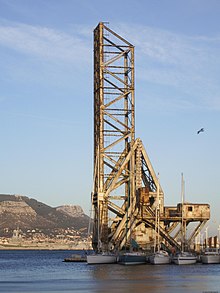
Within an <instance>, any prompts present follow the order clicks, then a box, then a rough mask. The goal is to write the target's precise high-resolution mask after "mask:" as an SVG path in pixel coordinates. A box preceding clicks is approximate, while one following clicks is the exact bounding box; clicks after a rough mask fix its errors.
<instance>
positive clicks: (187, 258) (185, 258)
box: [172, 251, 197, 265]
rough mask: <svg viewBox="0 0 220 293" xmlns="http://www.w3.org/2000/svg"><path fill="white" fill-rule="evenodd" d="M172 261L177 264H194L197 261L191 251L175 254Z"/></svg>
mask: <svg viewBox="0 0 220 293" xmlns="http://www.w3.org/2000/svg"><path fill="white" fill-rule="evenodd" d="M172 261H173V262H174V263H175V264H177V265H189V264H195V263H196V262H197V256H196V255H194V254H192V253H191V252H187V251H184V252H180V253H179V254H177V255H175V256H174V257H173V259H172Z"/></svg>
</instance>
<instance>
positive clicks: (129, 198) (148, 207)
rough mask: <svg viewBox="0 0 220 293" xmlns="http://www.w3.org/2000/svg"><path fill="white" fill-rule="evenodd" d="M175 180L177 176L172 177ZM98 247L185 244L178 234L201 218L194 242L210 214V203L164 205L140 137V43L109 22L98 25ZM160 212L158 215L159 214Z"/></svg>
mask: <svg viewBox="0 0 220 293" xmlns="http://www.w3.org/2000/svg"><path fill="white" fill-rule="evenodd" d="M171 183H172V180H171ZM92 204H93V210H94V223H93V224H94V225H93V236H92V237H93V241H92V242H93V248H94V250H102V251H108V250H113V249H117V250H122V249H123V248H124V247H129V246H130V245H131V241H133V240H135V243H137V244H138V245H139V246H140V247H141V248H142V249H148V248H149V247H150V246H151V245H152V242H153V240H152V239H153V234H154V229H155V225H156V220H155V219H156V213H158V214H157V216H158V217H159V219H160V220H159V223H158V225H159V228H160V229H159V231H160V232H159V234H160V241H161V243H163V244H164V245H165V246H166V247H167V248H171V247H175V248H176V249H180V243H179V241H178V237H179V235H180V233H182V232H183V230H182V228H181V227H182V226H181V225H180V224H181V223H182V224H184V226H185V227H187V226H188V225H189V224H190V223H192V222H196V225H194V228H193V230H191V234H190V235H189V237H188V240H187V241H188V244H190V243H191V242H192V241H193V240H194V238H195V236H196V235H197V234H198V233H199V232H200V230H201V229H202V227H203V226H204V225H205V223H206V222H207V220H209V217H210V208H209V205H208V204H193V203H184V204H183V203H181V204H178V205H177V206H176V207H165V206H164V192H163V189H162V187H161V185H160V182H159V179H158V176H157V175H156V173H155V171H154V169H153V166H152V164H151V162H150V160H149V157H148V155H147V152H146V150H145V148H144V145H143V143H142V141H141V139H140V138H135V76H134V46H133V45H132V44H131V43H130V42H128V41H127V40H125V39H124V38H123V37H121V36H120V35H118V34H117V33H115V32H114V31H112V30H111V29H110V28H109V27H108V25H107V24H106V23H102V22H101V23H99V24H98V26H97V27H96V28H95V30H94V174H93V191H92ZM158 217H157V218H158Z"/></svg>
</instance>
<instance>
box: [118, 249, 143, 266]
mask: <svg viewBox="0 0 220 293" xmlns="http://www.w3.org/2000/svg"><path fill="white" fill-rule="evenodd" d="M146 262H147V259H146V255H145V253H142V252H125V253H123V254H121V255H119V257H118V263H119V264H123V265H139V264H145V263H146Z"/></svg>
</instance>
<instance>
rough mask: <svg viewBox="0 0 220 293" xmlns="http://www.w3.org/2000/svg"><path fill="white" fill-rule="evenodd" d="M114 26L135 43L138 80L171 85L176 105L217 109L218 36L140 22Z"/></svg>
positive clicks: (219, 105)
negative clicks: (196, 34)
mask: <svg viewBox="0 0 220 293" xmlns="http://www.w3.org/2000/svg"><path fill="white" fill-rule="evenodd" d="M118 27H119V30H120V31H121V34H122V35H123V36H126V38H127V39H128V40H129V41H130V40H132V43H133V44H134V45H135V47H136V72H137V73H136V75H137V78H138V80H140V81H145V82H146V86H147V83H153V84H155V85H157V86H158V87H161V89H163V88H167V87H169V89H170V88H173V89H175V91H177V92H178V93H179V95H180V98H179V108H180V109H182V108H183V105H184V108H185V107H187V106H188V107H189V109H195V108H196V107H198V104H199V108H200V109H201V108H202V107H203V108H204V109H210V110H213V109H214V110H217V111H219V110H220V102H219V101H220V85H219V75H220V69H219V68H220V51H219V45H220V36H218V35H217V36H210V37H209V36H186V35H181V34H177V33H173V32H169V31H165V30H162V29H156V28H152V27H146V26H140V25H132V26H129V29H128V26H127V25H125V24H120V25H118ZM161 92H162V90H161ZM184 95H185V97H186V98H185V99H184V103H183V101H182V100H181V96H184ZM187 98H188V99H190V100H188V101H187ZM159 99H160V97H159V96H158V100H159ZM161 99H162V100H164V102H165V103H166V104H167V100H166V99H164V97H163V96H161ZM177 101H178V97H177ZM172 102H173V101H170V104H172ZM161 103H162V101H161ZM175 110H176V107H175Z"/></svg>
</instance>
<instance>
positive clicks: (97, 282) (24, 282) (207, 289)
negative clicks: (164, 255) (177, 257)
mask: <svg viewBox="0 0 220 293" xmlns="http://www.w3.org/2000/svg"><path fill="white" fill-rule="evenodd" d="M74 253H77V254H78V253H79V252H78V251H50V250H49V251H36V250H32V251H31V250H16V251H12V250H1V251H0V292H13V293H19V292H28V293H35V292H41V293H44V292H45V293H46V292H53V293H63V292H68V293H71V292H82V293H83V292H92V293H93V292H94V293H95V292H100V293H101V292H127V293H129V292H132V293H134V292H135V293H138V292H148V293H151V292H154V293H156V292H158V293H176V292H178V293H180V292H184V293H185V292H190V293H191V292H192V293H193V292H198V293H217V292H218V293H220V264H215V265H204V264H200V263H197V264H195V265H185V266H184V265H183V266H178V265H174V264H170V265H151V264H144V265H135V266H123V265H119V264H108V265H107V264H105V265H88V264H87V263H86V262H63V260H64V258H67V257H69V256H70V255H71V254H74Z"/></svg>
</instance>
